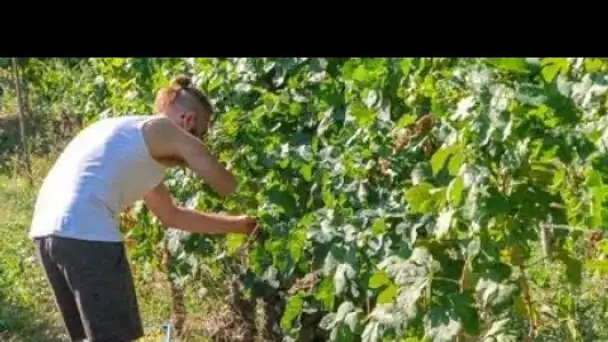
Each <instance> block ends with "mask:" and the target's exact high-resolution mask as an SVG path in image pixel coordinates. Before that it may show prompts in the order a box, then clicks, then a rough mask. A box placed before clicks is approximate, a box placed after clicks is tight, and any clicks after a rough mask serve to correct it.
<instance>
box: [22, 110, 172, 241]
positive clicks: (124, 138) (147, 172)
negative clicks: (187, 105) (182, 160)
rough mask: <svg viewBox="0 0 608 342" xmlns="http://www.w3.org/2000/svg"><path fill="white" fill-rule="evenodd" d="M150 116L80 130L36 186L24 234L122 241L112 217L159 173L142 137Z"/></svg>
mask: <svg viewBox="0 0 608 342" xmlns="http://www.w3.org/2000/svg"><path fill="white" fill-rule="evenodd" d="M151 118H152V117H151V116H126V117H118V118H110V119H103V120H101V121H99V122H96V123H94V124H92V125H90V126H89V127H87V128H85V129H84V130H83V131H82V132H80V133H79V134H78V135H77V136H76V137H75V138H74V139H73V140H72V141H71V142H70V143H69V145H68V146H67V148H66V149H65V151H64V152H63V153H62V154H61V155H60V156H59V159H58V160H57V162H56V163H55V165H54V166H53V167H52V168H51V170H50V172H49V174H48V175H47V177H46V179H45V180H44V183H43V184H42V187H41V188H40V191H39V193H38V198H37V201H36V207H35V211H34V217H33V220H32V225H31V228H30V233H29V236H30V238H35V237H42V236H48V235H54V236H60V237H67V238H74V239H81V240H93V241H111V242H118V241H122V240H123V237H122V234H121V233H120V231H119V220H118V215H119V214H120V212H122V211H123V210H124V209H126V208H127V207H128V206H129V205H131V204H132V203H133V202H135V201H137V200H140V199H142V198H143V196H144V195H145V194H146V193H147V192H149V191H150V190H151V189H152V188H154V187H155V186H156V185H158V184H159V183H160V182H162V180H163V178H164V175H165V169H166V168H165V167H164V166H163V165H161V164H159V163H157V162H156V161H155V160H154V159H152V157H151V156H150V154H149V153H148V147H147V145H146V143H145V141H144V138H143V135H142V130H141V127H142V125H143V123H145V122H146V121H147V120H150V119H151Z"/></svg>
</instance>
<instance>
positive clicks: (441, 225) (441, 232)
mask: <svg viewBox="0 0 608 342" xmlns="http://www.w3.org/2000/svg"><path fill="white" fill-rule="evenodd" d="M454 212H455V211H454V210H453V209H448V210H446V211H444V212H442V213H441V215H439V219H438V220H437V230H436V231H435V236H436V237H437V238H439V239H441V238H443V237H444V236H445V235H447V233H448V230H449V229H450V225H451V224H452V217H453V216H454Z"/></svg>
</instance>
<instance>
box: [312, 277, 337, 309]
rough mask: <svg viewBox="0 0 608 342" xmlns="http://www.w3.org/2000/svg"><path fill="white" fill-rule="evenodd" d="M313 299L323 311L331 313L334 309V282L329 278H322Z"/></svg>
mask: <svg viewBox="0 0 608 342" xmlns="http://www.w3.org/2000/svg"><path fill="white" fill-rule="evenodd" d="M315 298H316V299H317V300H318V301H319V302H321V304H322V305H323V309H325V310H327V311H332V310H333V309H334V303H335V296H334V282H333V279H332V278H331V277H326V278H324V279H323V280H322V281H321V283H320V284H319V287H318V288H317V290H316V293H315Z"/></svg>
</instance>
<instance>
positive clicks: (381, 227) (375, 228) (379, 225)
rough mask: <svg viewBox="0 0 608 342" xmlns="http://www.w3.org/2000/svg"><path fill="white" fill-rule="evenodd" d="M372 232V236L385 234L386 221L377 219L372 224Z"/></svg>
mask: <svg viewBox="0 0 608 342" xmlns="http://www.w3.org/2000/svg"><path fill="white" fill-rule="evenodd" d="M372 232H373V233H374V235H380V234H383V233H384V232H386V221H385V220H384V218H379V219H376V220H375V221H374V223H373V224H372Z"/></svg>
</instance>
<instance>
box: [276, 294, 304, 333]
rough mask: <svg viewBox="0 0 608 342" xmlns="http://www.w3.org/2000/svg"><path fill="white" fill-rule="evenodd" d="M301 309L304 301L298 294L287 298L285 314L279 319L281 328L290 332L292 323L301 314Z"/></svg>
mask: <svg viewBox="0 0 608 342" xmlns="http://www.w3.org/2000/svg"><path fill="white" fill-rule="evenodd" d="M303 308H304V300H303V299H302V296H301V295H300V294H297V295H295V296H293V297H291V298H289V301H288V302H287V304H286V306H285V312H284V314H283V317H282V318H281V327H282V328H283V329H285V330H291V329H292V328H293V321H294V320H295V319H296V318H298V317H299V316H300V315H301V314H302V309H303Z"/></svg>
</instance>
